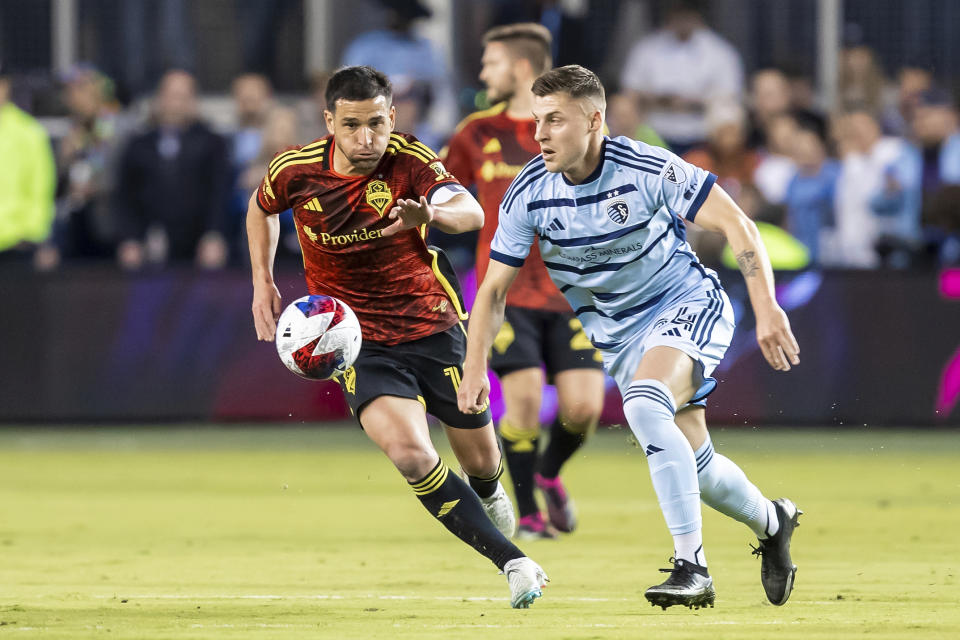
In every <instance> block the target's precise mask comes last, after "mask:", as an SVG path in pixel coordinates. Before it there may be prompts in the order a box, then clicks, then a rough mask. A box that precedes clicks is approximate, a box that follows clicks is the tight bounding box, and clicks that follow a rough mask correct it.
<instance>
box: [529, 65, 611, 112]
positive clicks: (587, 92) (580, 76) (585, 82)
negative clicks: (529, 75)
mask: <svg viewBox="0 0 960 640" xmlns="http://www.w3.org/2000/svg"><path fill="white" fill-rule="evenodd" d="M561 91H562V92H564V93H567V94H569V95H570V97H571V98H576V99H580V98H591V99H593V100H596V101H598V102H599V103H600V104H601V105H604V106H605V105H606V104H607V96H606V93H605V92H604V90H603V84H601V83H600V78H598V77H597V74H595V73H594V72H593V71H590V69H587V68H585V67H581V66H580V65H578V64H568V65H567V66H565V67H557V68H556V69H551V70H550V71H547V72H546V73H544V74H543V75H541V76H540V77H539V78H537V79H536V80H535V81H534V82H533V95H535V96H539V97H541V98H542V97H544V96H548V95H550V94H553V93H559V92H561Z"/></svg>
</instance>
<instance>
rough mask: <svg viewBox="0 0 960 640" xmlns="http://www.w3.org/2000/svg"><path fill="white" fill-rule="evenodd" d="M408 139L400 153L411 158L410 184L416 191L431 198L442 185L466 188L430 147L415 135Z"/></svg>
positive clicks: (428, 198)
mask: <svg viewBox="0 0 960 640" xmlns="http://www.w3.org/2000/svg"><path fill="white" fill-rule="evenodd" d="M406 140H407V142H406V144H405V145H404V146H403V147H401V149H400V153H401V154H404V155H405V156H407V157H408V159H409V163H408V165H409V167H410V185H411V186H412V187H413V191H414V193H416V194H417V195H421V196H426V198H427V200H430V197H431V196H432V195H433V192H434V191H436V190H437V189H439V188H440V187H446V186H452V187H455V188H459V189H461V190H464V189H463V186H461V184H460V183H459V182H458V181H457V179H456V178H454V177H453V174H451V173H450V172H449V171H447V168H446V167H445V166H444V165H443V162H442V161H441V160H440V158H439V157H437V154H436V153H434V152H433V150H432V149H430V147H428V146H427V145H425V144H423V143H422V142H420V141H418V140H417V139H416V138H414V137H413V136H407V137H406ZM464 191H465V190H464Z"/></svg>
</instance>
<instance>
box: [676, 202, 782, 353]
mask: <svg viewBox="0 0 960 640" xmlns="http://www.w3.org/2000/svg"><path fill="white" fill-rule="evenodd" d="M695 221H696V224H698V225H700V226H701V227H703V228H704V229H709V230H710V231H718V232H720V233H722V234H723V235H724V237H725V238H726V239H727V242H728V243H729V244H730V248H731V249H733V254H734V255H735V256H736V257H737V263H738V264H739V265H740V271H741V272H742V273H743V277H744V280H746V283H747V291H748V292H749V293H750V302H751V303H752V304H753V312H754V314H755V315H756V317H757V342H759V343H760V350H761V351H762V352H763V357H764V358H766V360H767V362H768V363H770V366H771V367H773V368H774V369H776V370H777V371H789V370H790V365H792V364H793V365H796V364H800V347H799V346H798V345H797V339H796V338H794V336H793V331H791V329H790V321H789V320H788V319H787V314H786V313H784V312H783V309H781V308H780V305H779V304H777V299H776V296H775V294H774V288H773V269H772V268H771V266H770V258H769V257H768V256H767V250H766V249H765V248H764V246H763V242H762V241H761V239H760V232H759V231H758V230H757V225H756V224H754V223H753V221H752V220H751V219H750V218H748V217H747V215H746V214H745V213H744V212H743V211H742V210H741V209H740V207H739V206H737V203H735V202H734V201H733V199H732V198H731V197H730V196H729V195H727V193H726V192H725V191H724V190H723V189H722V188H720V187H719V186H718V185H713V187H712V188H711V189H710V193H709V194H708V195H707V199H706V200H705V201H704V203H703V206H702V207H701V208H700V211H698V212H697V215H696V219H695Z"/></svg>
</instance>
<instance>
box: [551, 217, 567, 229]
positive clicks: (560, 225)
mask: <svg viewBox="0 0 960 640" xmlns="http://www.w3.org/2000/svg"><path fill="white" fill-rule="evenodd" d="M547 229H550V230H551V231H563V230H565V229H566V227H565V226H563V223H562V222H560V221H559V220H557V219H556V218H554V219H553V220H551V221H550V224H548V225H547Z"/></svg>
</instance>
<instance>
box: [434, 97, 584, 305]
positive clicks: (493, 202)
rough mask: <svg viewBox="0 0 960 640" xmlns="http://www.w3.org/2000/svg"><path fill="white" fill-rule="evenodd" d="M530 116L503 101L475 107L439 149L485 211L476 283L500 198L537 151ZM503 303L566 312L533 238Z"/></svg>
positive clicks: (481, 273) (485, 258) (483, 269)
mask: <svg viewBox="0 0 960 640" xmlns="http://www.w3.org/2000/svg"><path fill="white" fill-rule="evenodd" d="M535 130H536V125H535V124H534V122H533V120H532V119H530V120H514V119H513V118H510V117H509V116H507V107H506V103H500V104H498V105H497V106H495V107H493V108H491V109H487V110H486V111H478V112H477V113H474V114H472V115H469V116H467V118H466V119H465V120H464V121H463V122H461V123H460V126H459V127H457V131H456V133H454V134H453V137H452V138H451V139H450V142H449V144H448V145H447V147H446V149H445V150H444V152H443V161H444V163H445V164H446V166H447V170H448V171H450V173H452V174H453V175H454V176H456V178H457V179H458V180H459V181H460V182H461V184H463V185H464V186H473V185H475V186H476V189H477V199H478V200H479V201H480V204H481V206H483V212H484V216H485V220H484V225H483V229H481V230H480V238H479V241H478V242H477V282H481V281H482V280H483V276H484V274H486V272H487V265H488V264H489V262H490V242H491V241H492V240H493V236H494V234H495V233H496V231H497V221H498V218H499V209H500V201H501V200H502V199H503V194H504V193H506V191H507V188H508V187H509V186H510V183H511V182H512V181H513V179H514V178H515V177H516V176H517V174H518V173H520V170H521V169H523V166H524V165H525V164H527V162H529V161H530V160H531V159H533V158H534V157H535V156H537V155H539V154H540V145H539V144H537V142H536V140H534V137H533V136H534V132H535ZM507 304H508V305H511V306H515V307H526V308H528V309H543V310H546V311H570V304H569V303H568V302H567V301H566V299H565V298H564V297H563V294H561V293H560V291H559V290H558V289H557V287H556V285H554V284H553V281H552V280H551V279H550V275H549V274H548V273H547V268H546V267H545V266H544V265H543V259H542V258H541V257H540V249H539V248H538V246H537V243H534V244H533V246H532V247H531V248H530V255H529V256H528V257H527V259H526V261H525V262H524V263H523V266H522V267H520V273H518V274H517V279H516V280H515V281H514V283H513V286H512V287H510V291H509V292H508V293H507Z"/></svg>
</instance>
